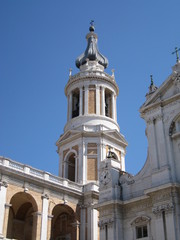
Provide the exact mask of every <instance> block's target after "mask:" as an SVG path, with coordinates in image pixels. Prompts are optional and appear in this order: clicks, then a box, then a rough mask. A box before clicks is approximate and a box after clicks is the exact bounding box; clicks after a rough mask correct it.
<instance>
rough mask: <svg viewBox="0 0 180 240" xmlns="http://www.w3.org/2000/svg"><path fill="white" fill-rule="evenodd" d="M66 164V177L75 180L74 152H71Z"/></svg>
mask: <svg viewBox="0 0 180 240" xmlns="http://www.w3.org/2000/svg"><path fill="white" fill-rule="evenodd" d="M67 165H68V177H67V178H68V179H69V180H70V181H73V182H75V171H76V165H75V154H74V153H72V154H71V155H70V156H69V158H68V161H67Z"/></svg>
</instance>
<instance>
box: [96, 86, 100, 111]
mask: <svg viewBox="0 0 180 240" xmlns="http://www.w3.org/2000/svg"><path fill="white" fill-rule="evenodd" d="M96 114H97V115H100V92H99V86H98V85H96Z"/></svg>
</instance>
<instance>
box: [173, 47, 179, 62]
mask: <svg viewBox="0 0 180 240" xmlns="http://www.w3.org/2000/svg"><path fill="white" fill-rule="evenodd" d="M179 51H180V48H177V47H175V51H174V52H172V54H176V62H179V53H178V52H179Z"/></svg>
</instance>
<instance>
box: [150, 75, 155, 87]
mask: <svg viewBox="0 0 180 240" xmlns="http://www.w3.org/2000/svg"><path fill="white" fill-rule="evenodd" d="M150 78H151V86H153V85H154V81H153V75H152V74H151V75H150Z"/></svg>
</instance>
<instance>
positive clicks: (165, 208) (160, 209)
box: [152, 203, 174, 214]
mask: <svg viewBox="0 0 180 240" xmlns="http://www.w3.org/2000/svg"><path fill="white" fill-rule="evenodd" d="M173 209H174V205H173V204H172V203H167V204H163V205H160V206H157V207H154V208H153V209H152V212H153V213H154V214H159V213H161V212H163V211H172V210H173Z"/></svg>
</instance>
